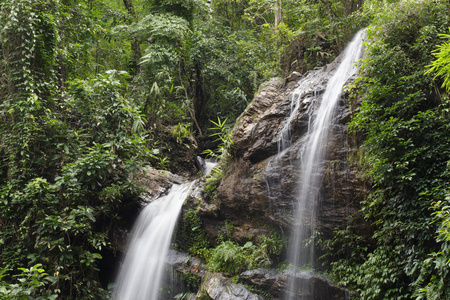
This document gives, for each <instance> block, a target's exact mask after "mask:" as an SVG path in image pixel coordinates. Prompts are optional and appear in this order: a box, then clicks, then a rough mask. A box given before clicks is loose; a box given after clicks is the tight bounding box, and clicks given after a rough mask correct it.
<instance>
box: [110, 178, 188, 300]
mask: <svg viewBox="0 0 450 300" xmlns="http://www.w3.org/2000/svg"><path fill="white" fill-rule="evenodd" d="M191 186H192V183H187V184H182V185H174V186H172V189H171V190H170V192H169V194H168V195H167V196H164V197H161V198H158V199H156V200H155V201H153V202H151V203H150V204H148V205H147V206H146V207H145V208H144V209H143V211H142V212H141V213H140V215H139V217H138V219H137V220H136V224H135V225H134V228H133V231H132V239H131V241H130V246H129V248H128V252H127V254H126V256H125V260H124V262H123V265H122V268H121V270H120V272H119V276H118V278H117V281H116V288H115V291H114V299H117V300H149V299H151V300H156V299H158V293H159V290H160V288H161V285H162V281H163V277H164V268H165V258H166V256H167V253H168V251H169V247H170V242H171V239H172V233H173V230H174V228H175V225H176V221H177V218H178V215H179V214H180V211H181V208H182V206H183V202H184V200H185V199H186V197H187V196H188V193H189V190H190V188H191Z"/></svg>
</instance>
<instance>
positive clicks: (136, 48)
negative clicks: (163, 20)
mask: <svg viewBox="0 0 450 300" xmlns="http://www.w3.org/2000/svg"><path fill="white" fill-rule="evenodd" d="M123 4H124V5H125V8H126V9H127V11H128V14H129V15H130V16H131V17H132V18H133V20H134V21H135V22H137V20H138V18H137V15H136V11H135V10H134V6H133V2H132V0H123ZM131 51H133V58H132V59H130V63H129V67H130V68H131V69H133V70H134V75H136V74H137V73H138V71H139V60H140V59H141V57H142V54H141V48H140V42H139V39H137V38H134V40H133V41H131Z"/></svg>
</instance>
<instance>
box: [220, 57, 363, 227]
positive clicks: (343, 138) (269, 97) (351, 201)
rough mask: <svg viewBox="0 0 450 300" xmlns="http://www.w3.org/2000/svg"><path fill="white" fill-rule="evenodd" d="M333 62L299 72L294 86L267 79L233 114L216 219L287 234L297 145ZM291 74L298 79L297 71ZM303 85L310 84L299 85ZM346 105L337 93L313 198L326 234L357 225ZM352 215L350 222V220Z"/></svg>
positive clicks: (356, 179)
mask: <svg viewBox="0 0 450 300" xmlns="http://www.w3.org/2000/svg"><path fill="white" fill-rule="evenodd" d="M335 65H336V64H335V63H333V64H329V65H327V66H326V67H324V68H321V69H319V70H314V71H311V72H310V73H307V74H305V75H303V77H302V79H300V80H299V81H289V80H286V81H285V82H284V83H283V81H282V80H280V79H273V80H272V81H270V82H268V83H266V84H265V86H264V87H263V88H262V89H261V92H260V93H259V95H257V96H256V97H255V98H254V100H253V102H252V103H251V104H250V105H249V106H248V107H247V109H246V110H245V111H244V113H243V114H242V115H241V116H240V117H239V119H238V121H237V124H236V126H235V128H234V130H233V132H232V139H233V141H234V144H235V148H236V155H235V158H234V160H233V161H231V162H230V163H229V164H228V166H227V168H226V169H225V170H224V178H223V180H222V182H221V184H220V186H219V189H218V195H217V201H216V205H217V214H218V215H223V216H224V218H231V219H232V220H234V224H236V225H237V226H239V225H240V224H242V223H252V224H254V225H255V227H256V226H258V224H267V223H269V224H272V225H274V226H276V227H280V228H282V229H283V231H285V232H286V231H289V230H290V228H291V224H292V211H293V205H294V203H295V201H296V200H295V197H296V192H297V190H296V188H297V186H298V182H297V180H298V177H299V176H298V175H299V174H298V170H299V169H300V168H299V165H300V164H301V147H302V145H303V144H304V141H303V140H302V139H303V137H304V135H305V133H307V132H308V128H309V126H310V124H311V122H312V121H313V120H311V117H310V115H312V114H311V110H312V109H313V108H312V107H313V106H312V105H311V104H312V103H313V102H314V101H318V100H315V99H317V97H316V96H317V95H321V94H322V93H323V92H324V89H325V86H326V83H327V82H328V79H329V78H330V77H331V76H332V74H333V72H334V70H335ZM292 77H295V78H298V77H300V75H299V74H294V75H293V76H292ZM306 80H309V82H308V84H305V83H304V81H306ZM301 84H303V85H304V87H303V90H302V91H301V93H300V94H299V97H300V100H299V103H300V107H299V109H298V110H297V113H296V114H295V115H293V116H292V117H291V118H292V123H291V124H292V125H291V130H290V135H291V137H292V146H291V147H290V148H289V149H288V150H287V151H286V153H285V154H284V156H283V157H282V161H281V162H278V163H274V158H275V156H276V154H277V152H278V144H277V141H278V140H279V136H280V132H281V130H282V128H283V127H284V125H285V124H286V122H288V120H287V119H288V116H289V114H290V111H291V100H290V95H291V94H292V92H293V91H294V90H295V89H296V88H297V86H299V85H301ZM350 115H351V114H350V109H349V101H348V100H347V99H346V97H345V94H344V95H342V96H341V99H340V100H339V104H338V106H337V108H336V112H335V117H334V125H333V126H332V130H331V133H330V135H329V142H328V144H327V146H326V149H325V151H326V155H325V163H324V164H323V166H322V169H320V170H319V169H318V170H317V171H318V172H319V171H320V172H323V174H324V176H323V181H322V183H321V187H320V189H319V190H318V191H317V193H318V195H319V205H320V209H319V214H318V217H317V221H316V225H315V228H316V229H319V230H321V231H325V232H328V233H331V232H332V231H333V229H335V228H338V227H341V228H343V227H345V226H347V225H348V224H349V219H350V216H352V217H351V218H352V219H353V220H355V219H357V220H362V218H361V214H360V212H359V202H360V200H361V199H362V197H363V196H364V195H365V194H366V193H367V187H366V184H365V182H364V180H363V179H361V176H360V173H359V170H358V169H357V168H356V167H355V166H353V165H352V164H350V163H349V157H350V156H351V154H352V150H351V148H350V146H349V145H352V144H353V143H354V141H353V138H352V136H351V135H350V134H349V133H348V125H347V122H348V121H349V120H350ZM355 216H356V217H355Z"/></svg>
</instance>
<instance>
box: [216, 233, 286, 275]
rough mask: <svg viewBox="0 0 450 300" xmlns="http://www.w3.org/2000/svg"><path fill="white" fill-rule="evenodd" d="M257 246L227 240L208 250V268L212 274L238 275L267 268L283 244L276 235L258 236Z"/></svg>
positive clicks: (249, 242)
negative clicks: (241, 244) (246, 271)
mask: <svg viewBox="0 0 450 300" xmlns="http://www.w3.org/2000/svg"><path fill="white" fill-rule="evenodd" d="M258 239H259V242H258V244H256V245H255V244H254V243H253V242H251V241H248V242H246V243H245V244H244V245H243V246H240V245H239V244H237V243H235V242H233V241H230V240H227V241H222V242H221V243H220V244H219V245H218V246H217V247H215V248H213V249H211V250H210V256H209V259H208V267H209V268H210V269H211V270H212V271H213V272H227V273H232V274H239V273H240V272H243V271H245V270H250V269H255V268H268V267H270V266H271V265H272V263H273V259H272V256H279V255H280V254H281V251H282V249H283V246H284V243H283V242H282V241H281V239H280V237H279V236H277V235H276V234H272V235H271V236H270V237H268V236H265V235H260V236H258Z"/></svg>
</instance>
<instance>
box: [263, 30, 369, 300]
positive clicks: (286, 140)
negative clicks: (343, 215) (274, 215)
mask: <svg viewBox="0 0 450 300" xmlns="http://www.w3.org/2000/svg"><path fill="white" fill-rule="evenodd" d="M363 37H364V32H363V31H360V32H358V34H356V36H355V37H354V38H353V40H352V41H351V42H350V44H349V45H348V46H347V48H346V49H345V51H344V53H343V54H342V55H341V57H340V58H341V62H340V63H339V65H338V67H337V69H336V70H335V73H334V74H333V76H332V77H331V78H330V80H329V81H328V83H327V85H326V88H325V92H324V93H323V95H317V93H315V92H314V87H313V85H314V84H316V83H317V82H318V80H317V79H316V76H319V75H320V74H322V73H323V72H322V73H320V71H319V72H311V73H309V74H308V76H307V77H306V78H303V79H302V81H301V83H300V85H299V87H298V88H297V89H296V90H295V91H294V93H293V95H292V96H291V101H292V102H291V103H292V104H291V115H290V116H289V118H288V120H287V121H286V124H285V126H284V128H283V129H282V131H281V133H280V138H279V141H278V155H277V156H276V158H275V159H274V160H273V161H272V162H271V163H269V167H270V168H274V165H278V169H279V170H281V169H282V167H281V166H280V162H281V158H282V156H283V155H285V153H286V152H287V150H288V149H289V147H291V144H292V141H291V120H292V119H293V118H294V115H295V114H296V111H297V110H298V109H299V107H300V104H301V103H300V99H303V101H307V102H311V104H309V107H308V113H309V116H310V121H311V120H312V124H311V125H310V126H308V132H307V133H306V134H305V136H304V137H303V138H302V143H303V145H302V148H301V149H300V153H299V156H300V158H301V159H300V172H299V173H300V175H299V180H298V183H299V186H298V190H297V192H296V201H297V203H296V206H295V209H294V212H295V213H294V215H293V221H294V228H293V231H292V232H293V234H292V237H291V239H290V242H289V250H288V263H290V264H292V265H293V266H294V267H301V266H309V267H312V264H313V262H314V247H313V244H314V243H313V241H311V239H312V237H313V232H314V223H315V220H316V214H317V200H318V197H317V196H318V195H317V194H318V192H319V184H320V181H321V178H322V176H323V172H322V169H323V162H324V152H325V150H326V146H327V139H328V133H329V131H330V127H331V125H332V120H333V115H334V111H335V108H336V104H337V103H338V100H339V98H340V95H341V93H342V89H343V86H344V84H345V83H346V82H347V81H348V80H349V79H350V77H351V76H353V75H354V74H355V73H356V71H357V68H356V67H355V62H356V61H357V60H358V59H359V58H360V57H361V54H362V50H363V42H362V40H363ZM305 93H309V94H308V95H307V97H305ZM302 94H303V95H302ZM301 96H302V97H301ZM309 124H310V122H309ZM271 173H273V172H271ZM278 176H282V174H279V175H278ZM271 180H272V181H278V183H279V182H281V179H280V178H279V179H276V180H273V178H272V179H271ZM271 184H272V182H268V188H269V197H272V196H273V195H271ZM307 241H308V243H307ZM295 282H296V281H295V280H291V281H290V282H289V283H288V288H287V291H286V293H285V296H284V298H285V299H294V298H295V299H299V298H298V295H297V296H295V295H296V294H295V291H297V290H306V289H307V288H304V287H298V286H296V283H295ZM309 297H311V295H309V296H308V297H305V299H306V298H308V299H309ZM301 299H303V298H301ZM311 299H312V298H311Z"/></svg>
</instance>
